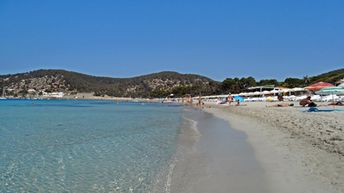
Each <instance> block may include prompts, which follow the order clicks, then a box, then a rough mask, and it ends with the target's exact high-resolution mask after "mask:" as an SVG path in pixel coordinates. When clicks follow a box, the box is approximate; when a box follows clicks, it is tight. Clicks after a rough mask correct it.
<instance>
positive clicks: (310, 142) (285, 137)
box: [204, 102, 344, 193]
mask: <svg viewBox="0 0 344 193" xmlns="http://www.w3.org/2000/svg"><path fill="white" fill-rule="evenodd" d="M267 105H271V103H263V102H262V103H248V104H247V106H239V107H236V106H230V107H228V105H227V106H226V105H209V104H208V105H206V106H207V107H208V108H207V107H206V108H204V111H206V112H209V113H212V114H214V115H215V116H217V117H219V118H221V119H223V120H226V121H228V123H229V124H230V126H231V127H232V128H234V129H236V130H238V131H242V132H244V133H245V134H246V135H247V140H248V142H249V143H250V144H251V145H252V147H253V150H254V154H255V156H256V158H257V160H258V162H259V163H260V165H261V166H262V168H263V170H264V173H265V175H264V177H266V180H267V184H268V186H269V190H270V191H269V192H274V193H279V192H281V193H284V192H285V193H287V192H315V193H316V192H319V193H320V192H323V193H325V192H326V193H329V192H344V160H343V158H344V156H343V150H344V149H343V139H344V133H343V129H344V120H343V117H344V112H319V113H308V112H302V111H303V110H305V109H304V108H297V107H266V106H267ZM209 106H210V107H211V108H209ZM320 108H326V109H332V108H333V107H320ZM336 108H338V107H336ZM228 192H230V191H228Z"/></svg>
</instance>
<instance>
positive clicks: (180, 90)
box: [0, 70, 220, 97]
mask: <svg viewBox="0 0 344 193" xmlns="http://www.w3.org/2000/svg"><path fill="white" fill-rule="evenodd" d="M0 86H1V87H6V94H7V95H12V96H26V95H28V94H30V93H31V92H32V93H34V94H38V95H41V94H42V93H43V92H64V93H66V94H75V93H77V92H94V93H95V95H97V96H102V95H108V96H117V97H166V96H167V95H169V94H171V93H173V94H175V95H176V96H182V95H184V94H191V95H198V94H202V95H209V94H216V93H219V92H220V90H219V88H220V83H219V82H216V81H214V80H211V79H209V78H207V77H204V76H200V75H195V74H180V73H177V72H170V71H165V72H159V73H153V74H148V75H144V76H137V77H132V78H110V77H97V76H90V75H86V74H81V73H77V72H71V71H66V70H36V71H31V72H27V73H18V74H10V75H1V76H0Z"/></svg>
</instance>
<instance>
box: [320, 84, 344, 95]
mask: <svg viewBox="0 0 344 193" xmlns="http://www.w3.org/2000/svg"><path fill="white" fill-rule="evenodd" d="M315 93H316V94H319V95H330V94H332V95H334V94H336V95H344V88H342V87H338V86H337V87H336V86H334V87H326V88H323V89H320V90H319V91H316V92H315Z"/></svg>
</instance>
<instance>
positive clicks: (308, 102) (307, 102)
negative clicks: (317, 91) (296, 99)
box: [300, 96, 317, 107]
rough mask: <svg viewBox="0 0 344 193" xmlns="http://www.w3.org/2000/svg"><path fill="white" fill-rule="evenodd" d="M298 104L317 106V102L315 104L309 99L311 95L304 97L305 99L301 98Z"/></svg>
mask: <svg viewBox="0 0 344 193" xmlns="http://www.w3.org/2000/svg"><path fill="white" fill-rule="evenodd" d="M300 105H301V106H302V107H305V106H306V105H307V106H308V107H316V106H317V104H315V103H314V102H313V101H312V100H311V97H310V96H308V97H307V98H305V99H302V100H301V101H300Z"/></svg>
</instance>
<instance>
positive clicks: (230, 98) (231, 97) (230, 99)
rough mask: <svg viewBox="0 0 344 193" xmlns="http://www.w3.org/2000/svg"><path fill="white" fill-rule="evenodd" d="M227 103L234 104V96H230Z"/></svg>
mask: <svg viewBox="0 0 344 193" xmlns="http://www.w3.org/2000/svg"><path fill="white" fill-rule="evenodd" d="M227 102H228V104H229V105H230V104H231V103H232V102H233V96H232V95H229V96H228V98H227Z"/></svg>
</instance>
